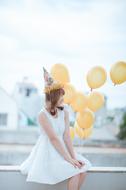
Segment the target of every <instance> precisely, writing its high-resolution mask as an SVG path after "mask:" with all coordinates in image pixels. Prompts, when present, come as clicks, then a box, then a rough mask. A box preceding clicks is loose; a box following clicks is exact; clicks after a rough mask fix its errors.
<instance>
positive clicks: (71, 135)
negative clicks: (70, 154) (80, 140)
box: [70, 126, 75, 140]
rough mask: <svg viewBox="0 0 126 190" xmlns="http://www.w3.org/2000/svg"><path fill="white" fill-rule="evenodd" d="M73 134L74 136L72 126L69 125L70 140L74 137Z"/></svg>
mask: <svg viewBox="0 0 126 190" xmlns="http://www.w3.org/2000/svg"><path fill="white" fill-rule="evenodd" d="M74 136H75V131H74V127H71V126H70V137H71V139H72V140H73V139H74Z"/></svg>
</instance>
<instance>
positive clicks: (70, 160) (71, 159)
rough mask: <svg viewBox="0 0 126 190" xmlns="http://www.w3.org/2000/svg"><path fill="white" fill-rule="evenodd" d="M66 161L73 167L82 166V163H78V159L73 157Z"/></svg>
mask: <svg viewBox="0 0 126 190" xmlns="http://www.w3.org/2000/svg"><path fill="white" fill-rule="evenodd" d="M68 162H70V163H71V164H72V165H73V166H74V167H75V168H77V167H78V168H81V167H82V163H80V162H79V161H78V160H76V159H74V158H70V159H69V160H68Z"/></svg>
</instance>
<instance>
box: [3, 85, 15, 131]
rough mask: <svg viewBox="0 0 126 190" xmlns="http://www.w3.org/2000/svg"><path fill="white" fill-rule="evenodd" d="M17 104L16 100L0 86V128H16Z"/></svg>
mask: <svg viewBox="0 0 126 190" xmlns="http://www.w3.org/2000/svg"><path fill="white" fill-rule="evenodd" d="M17 126H18V106H17V103H16V101H15V100H14V99H13V97H11V96H10V95H9V94H8V93H7V92H6V91H5V90H4V89H3V88H2V87H0V128H8V129H16V128H17Z"/></svg>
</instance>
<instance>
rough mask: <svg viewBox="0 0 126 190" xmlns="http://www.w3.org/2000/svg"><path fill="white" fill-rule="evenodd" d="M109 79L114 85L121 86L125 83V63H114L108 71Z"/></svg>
mask: <svg viewBox="0 0 126 190" xmlns="http://www.w3.org/2000/svg"><path fill="white" fill-rule="evenodd" d="M110 77H111V80H112V82H113V83H114V84H122V83H123V82H125V81H126V62H123V61H120V62H117V63H115V64H114V65H113V66H112V67H111V70H110Z"/></svg>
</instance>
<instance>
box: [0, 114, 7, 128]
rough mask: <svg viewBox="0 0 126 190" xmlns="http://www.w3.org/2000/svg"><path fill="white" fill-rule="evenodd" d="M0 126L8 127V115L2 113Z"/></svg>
mask: <svg viewBox="0 0 126 190" xmlns="http://www.w3.org/2000/svg"><path fill="white" fill-rule="evenodd" d="M0 126H7V113H0Z"/></svg>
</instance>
